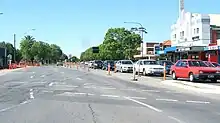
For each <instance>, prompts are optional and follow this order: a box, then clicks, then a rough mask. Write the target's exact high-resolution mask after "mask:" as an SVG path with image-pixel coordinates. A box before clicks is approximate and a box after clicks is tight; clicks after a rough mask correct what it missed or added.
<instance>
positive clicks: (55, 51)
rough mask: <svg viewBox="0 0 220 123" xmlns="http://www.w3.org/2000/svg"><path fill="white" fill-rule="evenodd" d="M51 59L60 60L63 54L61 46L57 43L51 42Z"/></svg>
mask: <svg viewBox="0 0 220 123" xmlns="http://www.w3.org/2000/svg"><path fill="white" fill-rule="evenodd" d="M50 48H51V59H52V60H53V62H57V60H60V57H61V55H62V54H63V52H62V50H61V49H60V47H59V46H57V45H56V44H51V45H50Z"/></svg>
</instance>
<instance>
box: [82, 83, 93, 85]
mask: <svg viewBox="0 0 220 123" xmlns="http://www.w3.org/2000/svg"><path fill="white" fill-rule="evenodd" d="M90 84H92V83H85V84H83V85H90Z"/></svg>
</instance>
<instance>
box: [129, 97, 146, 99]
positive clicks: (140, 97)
mask: <svg viewBox="0 0 220 123" xmlns="http://www.w3.org/2000/svg"><path fill="white" fill-rule="evenodd" d="M125 98H126V97H125ZM127 98H131V99H140V100H145V99H147V98H145V97H127Z"/></svg>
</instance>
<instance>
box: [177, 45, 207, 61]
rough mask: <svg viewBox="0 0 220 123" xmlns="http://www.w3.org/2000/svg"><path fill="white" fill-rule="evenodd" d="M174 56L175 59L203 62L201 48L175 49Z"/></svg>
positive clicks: (202, 48)
mask: <svg viewBox="0 0 220 123" xmlns="http://www.w3.org/2000/svg"><path fill="white" fill-rule="evenodd" d="M176 54H177V55H176V56H177V59H195V60H205V52H204V47H203V46H194V47H179V48H177V51H176Z"/></svg>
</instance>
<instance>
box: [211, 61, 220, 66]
mask: <svg viewBox="0 0 220 123" xmlns="http://www.w3.org/2000/svg"><path fill="white" fill-rule="evenodd" d="M211 63H212V64H213V65H214V66H215V67H220V64H219V63H217V62H211Z"/></svg>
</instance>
